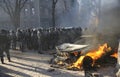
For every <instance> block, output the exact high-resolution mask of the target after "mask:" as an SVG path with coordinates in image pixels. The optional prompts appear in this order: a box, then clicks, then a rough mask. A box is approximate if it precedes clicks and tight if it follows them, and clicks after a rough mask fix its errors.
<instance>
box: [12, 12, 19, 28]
mask: <svg viewBox="0 0 120 77" xmlns="http://www.w3.org/2000/svg"><path fill="white" fill-rule="evenodd" d="M10 18H11V22H12V23H13V26H14V27H15V30H17V28H19V27H20V12H15V13H14V14H13V16H11V17H10Z"/></svg>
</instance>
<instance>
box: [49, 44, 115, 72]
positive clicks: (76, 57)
mask: <svg viewBox="0 0 120 77" xmlns="http://www.w3.org/2000/svg"><path fill="white" fill-rule="evenodd" d="M87 47H89V46H88V45H74V44H63V45H60V46H58V47H56V50H57V53H56V54H55V55H54V57H53V58H52V59H51V64H52V67H57V68H66V69H72V70H82V69H84V70H95V69H94V68H99V67H102V66H103V65H105V64H106V65H107V64H109V63H110V62H111V63H112V64H115V63H116V62H117V51H116V52H115V51H113V49H112V48H111V47H109V46H108V44H107V43H105V44H103V45H100V46H99V47H98V49H94V50H89V51H88V52H87V53H86V54H83V52H84V51H82V50H83V49H85V48H87ZM108 60H110V61H108ZM104 63H105V64H104Z"/></svg>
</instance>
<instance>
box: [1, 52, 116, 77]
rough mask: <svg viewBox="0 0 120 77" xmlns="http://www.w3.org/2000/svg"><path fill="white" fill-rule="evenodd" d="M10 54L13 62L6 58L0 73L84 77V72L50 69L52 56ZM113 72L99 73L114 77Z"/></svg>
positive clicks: (28, 75) (106, 69)
mask: <svg viewBox="0 0 120 77" xmlns="http://www.w3.org/2000/svg"><path fill="white" fill-rule="evenodd" d="M10 52H11V59H12V61H13V62H8V61H7V59H6V58H5V63H6V64H1V63H0V73H4V74H6V75H9V76H12V77H84V72H83V71H70V70H65V69H57V68H52V67H50V64H49V63H48V61H49V60H50V58H51V57H52V56H51V55H47V54H38V53H37V52H24V53H22V52H20V51H10ZM49 69H54V71H48V70H49ZM113 70H114V68H112V67H109V68H103V69H102V70H99V72H100V73H102V74H103V75H104V77H114V76H113ZM6 75H3V76H2V75H0V77H6ZM9 76H7V77H9Z"/></svg>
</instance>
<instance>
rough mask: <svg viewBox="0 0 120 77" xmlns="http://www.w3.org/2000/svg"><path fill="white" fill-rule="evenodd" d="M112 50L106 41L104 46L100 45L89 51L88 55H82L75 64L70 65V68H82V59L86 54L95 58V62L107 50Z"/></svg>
mask: <svg viewBox="0 0 120 77" xmlns="http://www.w3.org/2000/svg"><path fill="white" fill-rule="evenodd" d="M110 50H111V47H108V45H107V43H105V44H103V45H102V46H99V48H98V50H92V51H90V52H88V53H87V54H86V55H84V56H80V58H79V59H78V60H77V61H76V62H75V63H73V65H72V66H70V67H69V68H73V67H75V68H78V69H80V68H81V66H82V61H83V59H84V57H85V56H90V57H91V58H92V59H93V62H95V61H96V60H97V59H99V58H100V57H101V56H102V55H104V54H105V53H106V52H109V51H110ZM93 65H94V64H93Z"/></svg>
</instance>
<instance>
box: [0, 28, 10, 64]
mask: <svg viewBox="0 0 120 77" xmlns="http://www.w3.org/2000/svg"><path fill="white" fill-rule="evenodd" d="M9 49H10V39H9V38H8V35H7V32H6V31H5V30H2V31H1V33H0V58H1V62H2V64H4V52H5V53H6V54H7V58H8V61H9V62H10V61H11V60H10V53H9Z"/></svg>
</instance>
